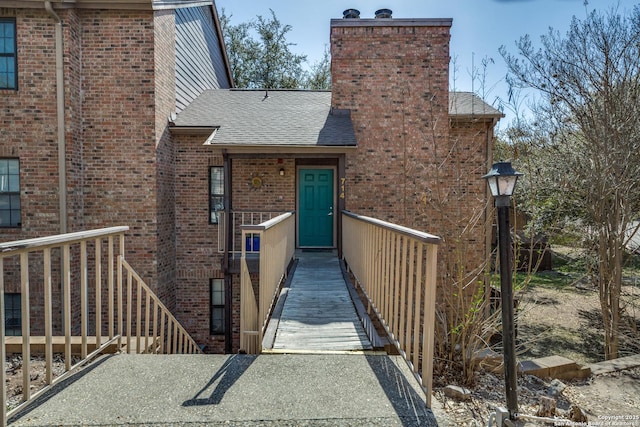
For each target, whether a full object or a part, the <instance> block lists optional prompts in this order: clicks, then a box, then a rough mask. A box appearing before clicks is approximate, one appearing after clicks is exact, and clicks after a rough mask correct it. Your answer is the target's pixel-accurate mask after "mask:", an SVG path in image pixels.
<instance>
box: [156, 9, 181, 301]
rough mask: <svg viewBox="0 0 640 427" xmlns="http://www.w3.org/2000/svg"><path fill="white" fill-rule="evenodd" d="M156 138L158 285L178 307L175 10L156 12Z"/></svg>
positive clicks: (164, 296) (164, 297)
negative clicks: (172, 125) (172, 122)
mask: <svg viewBox="0 0 640 427" xmlns="http://www.w3.org/2000/svg"><path fill="white" fill-rule="evenodd" d="M154 21H155V23H154V41H155V48H154V53H155V59H154V60H155V64H156V65H155V76H154V80H155V83H156V84H155V87H156V94H155V138H156V163H157V170H156V178H155V179H156V182H157V186H158V187H157V191H158V193H157V207H156V209H157V215H158V225H157V227H158V231H157V233H158V250H157V263H158V264H157V269H158V284H161V286H160V287H159V288H158V289H156V291H157V292H158V294H159V296H160V298H162V300H163V301H165V303H166V304H167V305H168V308H169V309H170V310H173V309H174V308H175V293H176V289H175V286H176V277H175V268H176V264H175V262H176V252H175V244H174V243H175V237H176V235H175V187H174V181H175V153H174V146H173V142H172V140H171V135H170V134H169V131H168V119H169V115H170V114H171V113H172V112H174V111H175V104H176V102H175V100H176V86H175V72H176V57H175V13H174V11H172V10H168V11H159V12H155V18H154Z"/></svg>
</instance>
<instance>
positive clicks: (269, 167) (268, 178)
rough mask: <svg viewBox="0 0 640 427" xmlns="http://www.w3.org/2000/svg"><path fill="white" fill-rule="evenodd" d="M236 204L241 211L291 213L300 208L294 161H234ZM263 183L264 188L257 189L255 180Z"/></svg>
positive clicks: (235, 208) (234, 207) (234, 199)
mask: <svg viewBox="0 0 640 427" xmlns="http://www.w3.org/2000/svg"><path fill="white" fill-rule="evenodd" d="M281 168H282V169H284V172H285V174H284V176H280V169H281ZM232 170H233V179H232V183H233V202H232V206H233V209H234V210H238V211H273V212H287V211H292V210H295V206H296V192H295V185H296V184H295V183H296V168H295V160H294V159H277V158H273V159H234V160H233V164H232ZM253 177H259V178H260V179H262V186H261V187H260V188H253V187H252V185H251V179H252V178H253Z"/></svg>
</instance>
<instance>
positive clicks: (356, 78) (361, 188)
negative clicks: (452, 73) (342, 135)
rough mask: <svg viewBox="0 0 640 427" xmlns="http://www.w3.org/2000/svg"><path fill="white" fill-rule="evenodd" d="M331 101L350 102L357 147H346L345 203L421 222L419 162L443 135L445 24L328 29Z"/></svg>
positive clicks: (402, 220) (409, 223)
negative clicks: (418, 214) (418, 209)
mask: <svg viewBox="0 0 640 427" xmlns="http://www.w3.org/2000/svg"><path fill="white" fill-rule="evenodd" d="M331 55H332V82H333V83H332V84H333V91H332V105H333V106H334V107H337V108H348V109H351V117H352V120H353V124H354V129H355V132H356V137H357V140H358V150H357V151H356V152H355V153H353V154H351V153H349V154H347V158H346V177H347V182H346V184H347V193H346V197H347V198H346V206H347V209H350V210H353V211H354V212H358V213H361V214H365V215H371V216H375V217H377V218H380V219H384V220H388V221H392V222H395V223H400V224H403V225H406V226H412V227H417V228H420V229H425V228H427V229H428V228H429V227H428V224H424V223H419V222H417V221H416V218H415V198H416V196H415V195H416V193H417V192H419V191H421V189H422V188H423V187H424V182H423V181H421V180H419V179H415V177H416V175H415V174H416V169H418V168H419V167H420V166H421V165H424V164H428V163H430V162H431V160H432V153H430V150H432V149H433V147H441V146H443V145H444V141H446V139H447V136H448V120H447V116H448V63H449V28H448V27H446V26H442V27H439V26H416V27H413V26H393V27H378V26H375V27H374V26H371V27H369V26H360V25H358V26H354V27H333V28H332V29H331Z"/></svg>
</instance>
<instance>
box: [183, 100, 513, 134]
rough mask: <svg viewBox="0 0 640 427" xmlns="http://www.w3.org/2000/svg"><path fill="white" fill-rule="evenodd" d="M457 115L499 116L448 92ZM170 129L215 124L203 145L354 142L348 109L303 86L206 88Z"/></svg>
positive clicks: (207, 127) (205, 127)
mask: <svg viewBox="0 0 640 427" xmlns="http://www.w3.org/2000/svg"><path fill="white" fill-rule="evenodd" d="M449 114H450V116H451V117H453V118H459V119H480V118H500V117H504V115H503V114H502V112H500V111H498V110H496V109H495V108H493V107H492V106H491V105H489V104H487V103H486V102H484V101H483V100H482V99H480V98H479V97H478V96H476V95H475V94H473V93H471V92H452V93H450V95H449ZM172 128H173V130H174V131H178V130H180V129H181V128H182V130H188V129H191V130H197V129H202V130H203V131H205V132H207V133H211V132H213V129H216V132H215V135H214V136H213V138H210V139H209V140H208V142H207V143H208V144H211V145H215V146H225V147H229V146H233V147H242V146H245V147H256V146H261V147H269V146H270V147H293V146H297V147H355V146H356V145H357V143H356V136H355V133H354V130H353V124H352V122H351V114H350V112H349V111H348V110H335V109H332V108H331V92H329V91H308V90H269V91H265V90H264V89H260V90H248V89H210V90H205V91H204V92H203V93H202V94H201V95H200V96H198V97H197V98H196V99H195V100H194V101H193V102H192V103H191V104H189V105H188V106H187V107H186V108H185V109H184V110H183V111H182V112H181V113H180V114H179V115H178V116H177V118H176V119H175V120H174V122H173V124H172Z"/></svg>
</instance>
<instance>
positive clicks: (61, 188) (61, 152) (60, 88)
mask: <svg viewBox="0 0 640 427" xmlns="http://www.w3.org/2000/svg"><path fill="white" fill-rule="evenodd" d="M44 8H45V9H46V10H47V12H48V13H49V15H51V17H52V18H53V19H54V20H55V21H56V24H55V25H56V34H55V43H56V101H57V113H58V120H57V122H58V171H59V172H58V192H59V193H60V199H59V204H60V206H59V215H60V234H64V233H66V232H67V164H66V158H67V156H66V152H67V143H66V139H65V120H64V113H65V111H64V68H63V54H64V50H63V44H62V19H60V16H58V14H57V13H56V12H55V11H54V10H53V7H52V6H51V2H50V1H45V2H44Z"/></svg>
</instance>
